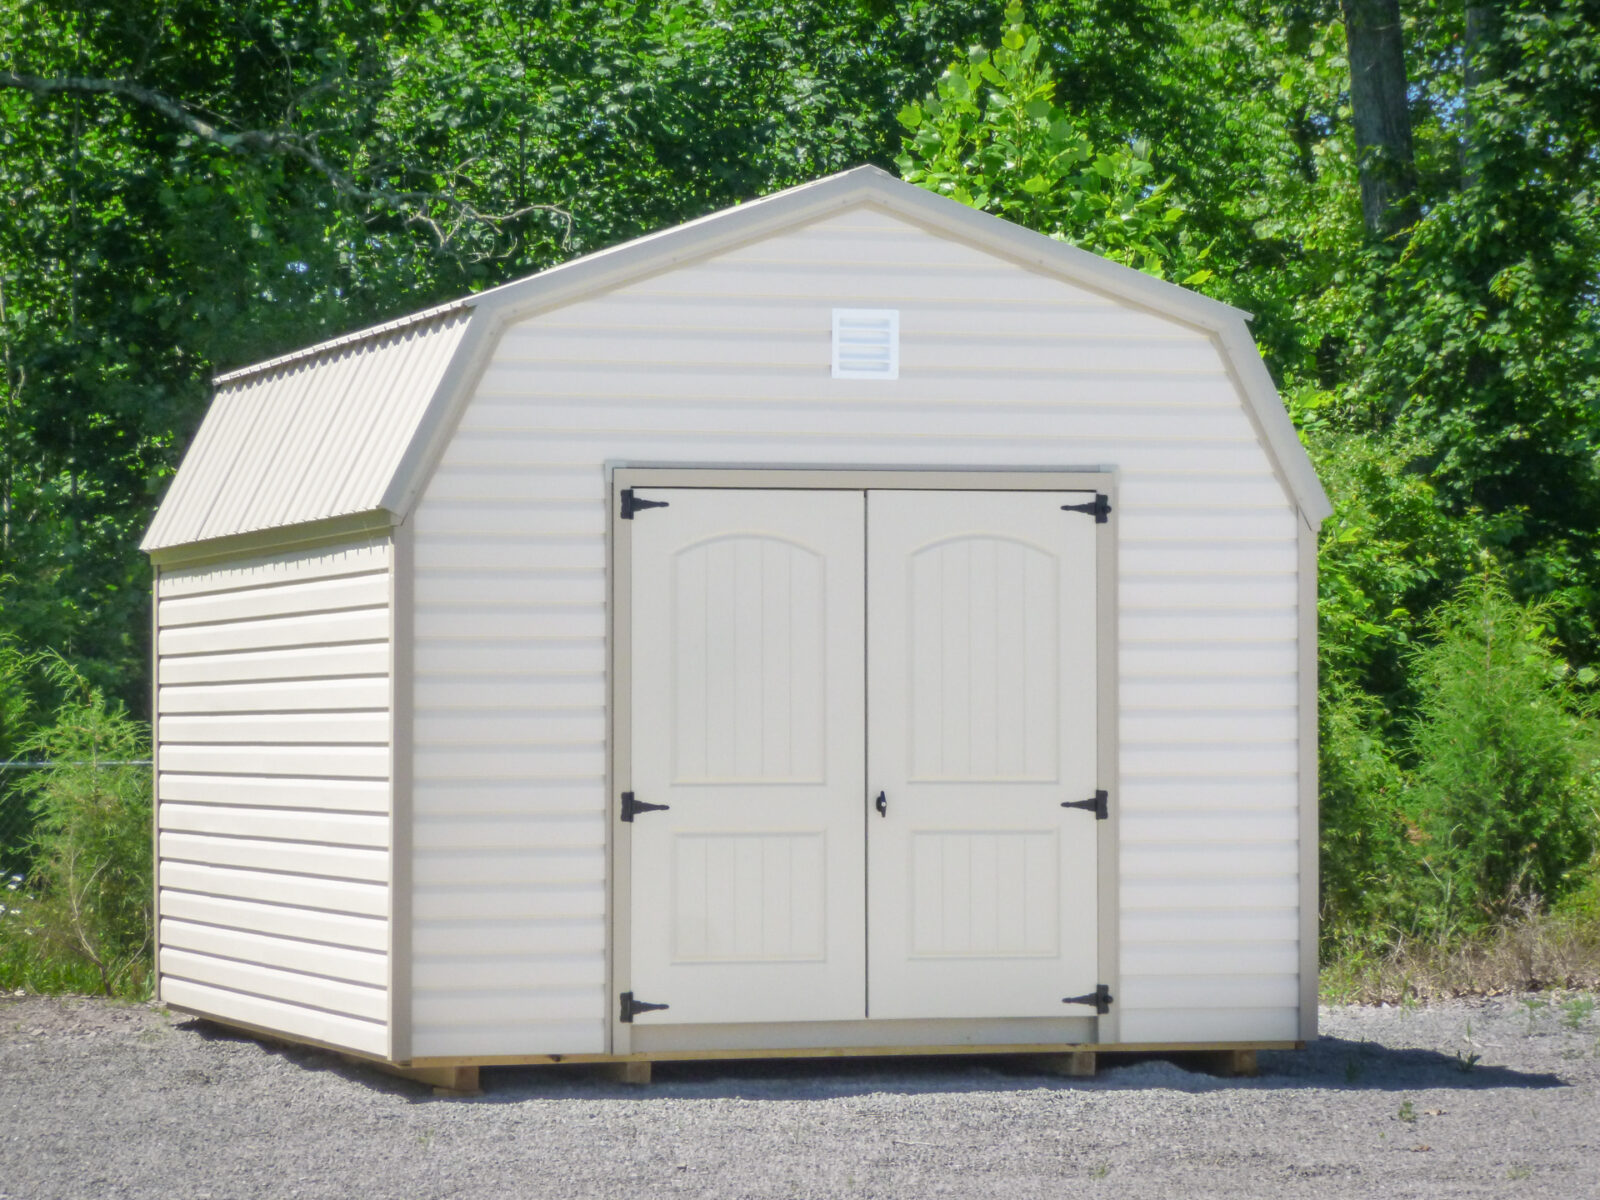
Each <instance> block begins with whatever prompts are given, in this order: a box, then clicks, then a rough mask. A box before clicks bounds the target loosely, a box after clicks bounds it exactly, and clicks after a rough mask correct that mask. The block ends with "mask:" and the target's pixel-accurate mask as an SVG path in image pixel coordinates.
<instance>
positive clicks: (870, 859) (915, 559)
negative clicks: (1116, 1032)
mask: <svg viewBox="0 0 1600 1200" xmlns="http://www.w3.org/2000/svg"><path fill="white" fill-rule="evenodd" d="M1093 499H1094V496H1093V494H1092V493H1083V492H1000V491H972V492H952V491H888V490H885V491H877V490H873V491H869V492H868V493H867V522H866V525H867V588H866V593H867V690H868V694H867V731H868V733H867V747H868V750H867V753H868V762H867V781H868V794H869V796H871V797H872V798H873V807H872V808H871V809H870V810H869V813H868V816H867V824H868V834H867V881H868V886H867V892H868V921H867V943H868V964H867V965H868V970H867V977H868V1011H869V1013H870V1015H871V1016H872V1017H877V1018H893V1017H908V1018H910V1017H1029V1016H1041V1017H1043V1016H1082V1015H1087V1014H1090V1013H1092V1012H1093V1009H1091V1008H1086V1007H1081V1006H1076V1005H1070V1004H1063V1003H1062V1000H1063V998H1064V997H1068V996H1076V995H1087V994H1089V993H1092V992H1093V991H1094V990H1095V987H1096V984H1097V983H1098V980H1097V978H1096V941H1097V913H1096V908H1097V905H1096V894H1097V881H1096V827H1097V820H1096V816H1095V813H1094V812H1093V811H1091V810H1089V809H1085V808H1066V807H1063V804H1064V803H1071V802H1075V801H1083V800H1089V799H1092V797H1093V796H1094V791H1095V787H1096V783H1097V768H1096V762H1095V746H1096V733H1095V719H1096V705H1095V696H1096V688H1095V671H1096V637H1095V615H1096V612H1095V607H1096V606H1095V535H1094V529H1095V524H1094V517H1093V516H1092V515H1090V514H1088V513H1083V512H1073V511H1064V510H1063V507H1062V506H1063V505H1073V504H1086V503H1088V502H1091V501H1093Z"/></svg>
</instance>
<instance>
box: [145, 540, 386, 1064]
mask: <svg viewBox="0 0 1600 1200" xmlns="http://www.w3.org/2000/svg"><path fill="white" fill-rule="evenodd" d="M392 564H393V557H392V553H391V548H390V545H389V542H388V540H387V539H386V538H384V539H364V540H362V541H360V542H356V543H351V544H344V545H338V546H324V547H320V548H316V549H309V550H299V551H286V552H282V553H276V554H273V553H266V554H263V555H260V556H258V557H253V558H250V559H248V560H244V561H235V562H230V563H227V564H225V565H221V566H201V567H178V568H169V569H167V570H164V571H162V572H161V574H160V575H159V577H158V580H157V588H156V603H157V627H158V633H157V659H156V672H157V684H158V687H157V698H156V710H157V737H158V739H159V742H160V749H159V757H158V766H159V770H160V775H159V777H158V782H157V806H158V807H157V830H158V842H157V846H158V854H159V860H160V861H159V867H158V869H159V882H160V889H161V890H160V898H159V902H160V910H161V922H160V930H159V942H160V964H159V965H160V972H161V993H160V994H161V997H162V998H163V999H164V1000H166V1001H167V1002H168V1003H171V1004H176V1005H179V1006H181V1007H183V1008H187V1009H192V1010H194V1011H196V1012H202V1013H207V1014H210V1015H213V1016H216V1017H219V1018H222V1019H225V1020H234V1021H242V1022H245V1023H248V1024H254V1025H261V1026H264V1027H268V1028H272V1029H277V1030H281V1031H282V1032H285V1033H289V1034H295V1035H298V1036H301V1037H307V1038H313V1039H316V1040H318V1041H322V1042H327V1043H330V1044H332V1045H336V1046H342V1047H347V1048H349V1049H351V1050H359V1051H362V1052H364V1053H368V1054H380V1055H386V1054H387V1053H388V1052H389V1026H388V1009H389V992H388V972H389V956H388V951H389V925H388V914H389V909H390V905H389V878H390V861H389V843H390V827H389V825H390V809H391V791H390V782H389V755H390V748H389V747H390V740H391V737H392V725H393V722H392V719H391V714H390V681H389V663H390V638H391V616H390V596H391V594H392V586H393V581H392V577H391V572H392Z"/></svg>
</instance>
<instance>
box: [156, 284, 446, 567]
mask: <svg viewBox="0 0 1600 1200" xmlns="http://www.w3.org/2000/svg"><path fill="white" fill-rule="evenodd" d="M471 316H472V309H471V307H470V306H469V304H468V303H465V302H457V303H455V304H451V305H447V306H444V307H442V308H435V309H430V310H428V311H427V312H423V313H418V314H416V315H415V316H413V317H408V318H406V319H404V320H400V321H391V322H389V323H388V324H385V325H379V326H377V327H375V328H373V329H369V330H364V331H362V332H360V333H356V334H351V335H348V336H346V337H342V338H338V339H336V340H334V341H331V342H326V343H323V344H322V345H320V346H312V347H310V348H308V349H306V350H302V351H300V352H298V353H296V354H291V355H287V356H285V357H283V358H278V359H273V360H272V361H270V362H265V363H261V364H259V365H257V366H254V367H250V368H247V369H245V370H243V371H235V372H232V373H230V374H228V375H222V376H219V377H218V379H217V385H218V390H217V395H216V399H215V400H213V401H212V404H211V408H210V411H208V412H207V413H206V418H205V420H204V421H203V422H202V423H201V425H200V430H199V432H198V433H196V434H195V439H194V442H193V444H192V445H191V446H190V447H189V452H188V453H187V454H186V455H185V456H184V459H183V464H182V466H180V467H179V468H178V474H177V476H176V478H174V479H173V481H172V486H171V488H170V489H169V490H168V492H167V495H166V498H165V499H164V500H163V501H162V503H161V508H160V509H159V511H158V512H157V513H156V518H155V521H154V523H153V524H152V525H151V526H150V531H149V532H148V533H147V534H146V535H145V539H144V543H143V547H144V549H145V550H162V549H167V548H169V547H172V546H181V545H188V544H191V543H194V542H204V541H211V540H212V539H215V538H223V537H231V536H234V535H236V534H242V533H253V532H256V531H258V530H263V529H274V528H279V527H282V526H288V525H301V524H304V523H306V522H310V521H320V520H327V519H329V518H332V517H343V516H352V515H355V514H357V513H364V512H370V511H372V510H374V509H377V508H380V507H382V503H383V494H384V491H385V489H386V488H387V487H388V486H389V482H390V480H391V479H392V478H393V477H394V474H395V470H396V468H397V467H398V465H399V462H400V459H401V458H402V456H403V455H404V454H405V452H406V449H407V448H408V447H409V446H410V445H411V442H412V439H413V437H414V436H415V434H416V431H417V425H418V423H419V422H420V421H421V419H422V416H423V413H424V412H425V411H426V410H427V407H428V403H429V401H430V400H432V399H433V397H434V393H435V392H436V391H437V389H438V385H439V380H440V378H441V377H442V376H443V374H444V371H445V367H446V366H448V365H449V363H450V360H451V358H452V356H453V355H454V353H455V350H456V346H457V345H458V344H459V342H460V341H461V335H462V334H463V333H464V332H465V331H466V328H467V325H468V323H469V321H470V320H471Z"/></svg>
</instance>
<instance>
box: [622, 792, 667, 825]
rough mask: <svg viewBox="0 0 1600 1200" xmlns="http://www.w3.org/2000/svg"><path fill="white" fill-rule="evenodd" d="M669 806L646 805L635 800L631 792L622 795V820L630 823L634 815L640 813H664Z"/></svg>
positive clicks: (641, 801)
mask: <svg viewBox="0 0 1600 1200" xmlns="http://www.w3.org/2000/svg"><path fill="white" fill-rule="evenodd" d="M671 807H672V806H671V805H670V804H646V803H645V802H644V801H643V800H635V799H634V798H633V793H632V792H623V793H622V819H623V820H624V821H632V820H633V818H634V814H636V813H642V812H666V811H667V809H669V808H671Z"/></svg>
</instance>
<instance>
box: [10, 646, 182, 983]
mask: <svg viewBox="0 0 1600 1200" xmlns="http://www.w3.org/2000/svg"><path fill="white" fill-rule="evenodd" d="M45 671H46V675H47V677H48V678H49V679H50V681H51V683H52V684H53V685H54V686H55V687H56V688H58V689H59V691H60V693H61V694H62V696H63V697H64V699H63V700H62V702H61V704H60V706H59V707H58V708H57V709H56V710H55V713H54V714H53V718H52V720H51V721H50V723H49V724H47V725H45V726H44V727H43V728H41V729H40V730H39V731H38V732H37V733H35V734H34V735H33V736H32V737H30V738H29V739H28V740H26V741H25V742H24V743H23V750H24V751H25V752H26V753H28V754H30V755H31V756H33V757H35V758H38V759H41V760H44V761H47V762H49V763H50V764H51V765H50V766H48V767H44V768H40V769H39V770H37V771H34V772H33V773H31V774H30V775H29V776H28V778H27V780H26V781H25V782H24V783H23V785H22V789H23V791H24V792H25V794H26V795H27V797H28V801H29V805H30V807H31V809H32V812H33V815H34V820H35V822H36V824H35V831H34V835H33V843H32V844H33V848H34V852H35V859H34V865H33V871H32V874H31V876H30V878H29V884H30V890H31V891H32V893H33V895H34V901H33V903H32V904H31V905H30V906H29V908H28V909H27V910H26V913H25V915H26V916H27V917H28V923H29V926H30V928H31V929H32V936H34V937H36V938H37V939H38V943H37V949H36V950H35V951H34V954H35V955H36V956H40V955H42V956H46V957H49V956H60V957H62V958H64V959H65V960H67V962H69V963H70V962H73V961H76V962H79V963H83V964H87V965H88V966H89V967H91V968H92V969H93V972H94V978H95V979H96V980H97V982H98V984H99V987H100V989H101V990H102V991H103V992H105V993H106V994H107V995H111V994H113V993H129V992H132V993H138V992H141V991H142V990H143V989H144V987H145V986H146V980H147V978H148V975H149V971H148V965H147V962H148V954H149V949H150V917H151V863H150V858H151V853H150V829H151V824H150V822H151V794H150V770H149V768H148V766H144V765H139V760H143V759H146V758H147V757H148V756H149V738H148V734H147V731H146V729H145V727H144V726H143V725H142V724H141V723H139V722H138V721H135V720H134V719H133V718H131V717H130V716H128V714H127V712H126V711H125V710H124V709H123V707H122V705H121V703H120V702H108V701H107V700H106V698H105V695H104V693H103V692H101V691H100V689H98V688H95V687H93V686H91V685H90V684H89V683H88V682H87V681H86V680H85V679H84V678H83V677H82V676H81V675H79V674H78V673H77V672H76V671H75V670H73V668H72V667H71V666H70V665H68V664H67V662H66V661H65V660H64V659H62V658H60V657H59V656H53V657H50V658H48V659H47V660H46V663H45Z"/></svg>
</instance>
